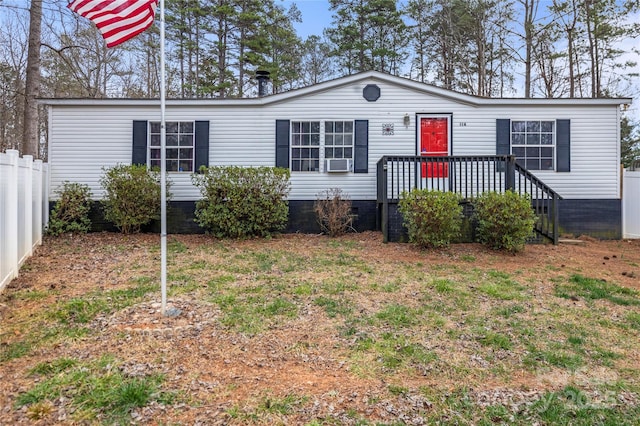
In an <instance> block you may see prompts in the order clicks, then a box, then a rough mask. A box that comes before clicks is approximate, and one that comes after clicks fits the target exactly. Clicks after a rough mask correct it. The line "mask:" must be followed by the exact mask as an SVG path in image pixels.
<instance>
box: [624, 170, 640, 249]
mask: <svg viewBox="0 0 640 426" xmlns="http://www.w3.org/2000/svg"><path fill="white" fill-rule="evenodd" d="M623 176H624V180H623V183H622V236H623V238H640V170H635V171H632V170H625V171H624V175H623Z"/></svg>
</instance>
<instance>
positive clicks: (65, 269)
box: [0, 233, 640, 424]
mask: <svg viewBox="0 0 640 426" xmlns="http://www.w3.org/2000/svg"><path fill="white" fill-rule="evenodd" d="M170 238H171V241H172V242H178V243H180V244H181V247H182V249H181V250H179V251H178V252H177V253H175V254H173V255H172V256H171V260H170V263H169V273H170V274H171V271H172V270H173V269H176V268H180V267H181V265H182V264H183V262H187V261H189V262H198V261H202V262H207V263H209V264H211V265H224V264H225V263H227V262H230V259H232V258H234V257H236V258H237V257H238V256H240V255H241V254H242V253H246V252H247V250H251V249H258V250H260V251H261V252H267V253H268V252H274V253H280V252H283V251H286V252H294V253H298V254H300V255H301V256H311V255H312V254H313V253H316V252H318V251H320V250H322V251H325V252H327V253H329V254H330V253H331V251H332V250H335V251H336V253H337V252H338V251H339V250H344V248H345V247H347V248H348V252H349V253H350V254H351V255H352V256H354V257H357V258H358V259H362V260H364V261H365V262H367V263H368V264H369V265H373V267H374V268H375V271H376V272H375V273H376V274H378V275H379V276H384V277H393V276H394V274H395V273H396V271H398V270H400V269H406V268H408V267H409V268H410V267H411V266H412V265H413V266H415V268H417V269H419V270H424V271H425V272H433V271H438V270H445V271H447V270H448V269H446V268H448V267H461V268H472V267H473V268H478V269H480V270H487V271H489V270H497V271H503V272H506V273H508V274H514V275H517V277H518V278H517V279H518V281H519V282H521V283H528V285H531V286H532V288H533V290H532V291H533V292H534V293H535V294H537V295H539V297H540V298H541V299H543V298H544V297H548V296H549V295H550V294H551V293H552V292H553V280H554V278H555V277H565V278H566V277H567V276H568V275H570V274H572V273H579V274H581V275H584V276H588V277H594V278H598V279H602V280H606V281H607V282H614V283H616V284H618V285H620V286H623V287H629V288H634V289H640V278H639V277H640V267H639V266H638V265H640V241H594V240H591V239H583V240H582V243H581V244H578V245H574V244H561V245H558V246H552V245H530V246H527V247H526V250H525V251H524V252H523V253H520V254H517V255H510V254H505V253H500V252H494V251H490V250H487V249H485V248H484V247H482V246H480V245H477V244H458V245H453V246H451V247H450V248H449V249H446V250H439V251H424V250H420V249H418V248H416V247H413V246H411V245H408V244H383V243H382V237H381V235H380V234H379V233H362V234H352V235H348V236H345V237H341V238H339V239H338V240H336V241H337V243H335V244H334V243H332V242H330V241H329V239H328V238H326V237H324V236H316V235H284V236H281V237H278V238H275V239H272V240H249V241H217V240H214V239H212V238H211V237H207V236H203V235H190V236H186V235H179V236H171V237H170ZM158 240H159V238H158V237H157V236H156V235H135V236H123V235H119V234H110V233H103V234H89V235H86V236H73V235H70V236H64V237H61V238H57V239H52V238H51V239H50V238H47V239H46V240H45V242H44V244H43V245H42V246H41V247H38V249H37V250H36V252H35V254H34V256H33V257H32V258H31V259H29V261H28V262H27V264H26V265H25V266H24V267H23V270H22V271H21V274H20V276H19V278H17V279H15V280H14V281H13V282H12V283H10V285H9V286H8V287H7V288H5V289H4V290H3V293H2V295H0V321H1V323H0V324H1V325H2V329H1V330H0V337H1V339H2V340H1V341H0V344H2V345H5V346H7V345H10V344H11V343H13V342H15V341H19V340H20V339H21V338H23V335H24V334H26V333H29V330H30V327H32V319H33V318H35V317H38V315H39V314H38V313H39V312H41V311H42V310H43V309H46V307H51V306H53V305H55V304H56V303H59V302H61V301H65V300H69V299H71V298H74V297H82V296H84V295H87V294H89V293H91V292H93V291H96V290H113V289H118V288H128V287H131V283H132V280H135V279H136V277H140V276H143V275H151V276H154V274H156V271H157V270H158V269H159V252H158V249H157V246H158ZM338 245H339V248H336V247H337V246H338ZM207 247H218V248H220V247H223V248H224V250H217V251H215V252H208V251H207V250H206V248H207ZM212 256H213V257H212ZM225 256H227V257H228V259H225ZM219 270H220V269H219V267H218V268H213V267H212V268H207V267H204V268H203V269H202V270H201V271H200V272H198V271H195V274H196V275H197V276H199V278H197V279H196V284H200V285H201V286H203V287H204V286H205V283H206V282H207V280H208V279H210V278H211V277H215V276H216V271H219ZM279 273H280V274H284V273H285V272H284V271H278V270H277V269H276V270H273V269H272V270H270V271H269V274H272V276H276V277H277V276H278V274H279ZM316 274H317V273H316ZM327 274H329V272H327ZM240 275H242V277H241V278H239V279H241V280H245V281H246V282H250V281H251V280H252V279H254V278H256V273H255V272H247V273H243V272H241V273H239V274H237V276H240ZM365 275H366V274H365ZM170 276H171V275H170ZM327 276H328V275H327ZM306 279H316V280H322V279H323V277H322V276H316V277H313V278H312V277H305V276H304V274H302V275H301V276H300V280H301V281H302V280H306ZM367 279H368V277H366V276H364V277H361V276H358V275H357V274H356V275H355V276H353V281H354V282H355V283H356V284H362V285H364V284H365V283H366V282H367V281H366V280H367ZM385 279H386V278H385ZM173 280H174V281H175V280H178V281H179V280H180V278H175V277H174V278H173ZM169 285H170V286H172V285H176V283H175V282H173V281H171V280H170V282H169ZM178 285H179V284H178ZM274 291H277V290H274ZM28 294H33V295H39V296H38V297H25V295H28ZM194 294H198V293H197V292H196V293H193V292H191V293H189V292H186V293H184V294H178V295H175V296H172V297H170V299H169V303H170V307H175V308H177V309H179V310H180V311H181V313H180V314H179V315H178V316H176V317H166V316H162V315H161V314H160V312H159V303H158V302H159V294H150V295H148V297H147V298H146V299H145V300H144V301H143V302H142V303H139V304H136V305H134V306H130V307H127V308H124V309H121V310H118V311H116V312H114V313H110V314H109V315H100V316H98V317H97V318H95V319H94V320H93V321H92V322H91V323H90V324H89V327H90V328H91V330H92V331H91V332H90V333H89V334H88V335H86V336H81V337H79V338H76V339H60V340H57V341H56V342H55V343H53V344H42V345H36V346H35V348H34V349H33V350H32V351H31V352H29V353H28V354H26V355H24V356H21V357H17V358H13V359H10V360H7V361H5V362H2V363H0V383H1V385H0V424H57V423H61V424H74V423H83V421H82V420H78V419H77V418H74V416H73V412H71V409H70V407H69V406H68V404H67V403H65V401H64V398H61V399H59V400H54V401H50V402H51V412H49V413H45V415H43V416H42V419H39V420H37V419H34V417H33V416H30V415H29V412H28V410H27V408H26V407H23V408H18V407H16V405H15V401H16V398H17V396H18V395H19V394H21V393H23V392H25V391H27V390H28V389H31V388H32V387H33V386H34V384H35V383H36V382H37V381H38V380H39V379H38V377H37V376H34V375H33V374H29V371H30V370H31V369H32V368H33V367H34V366H35V365H37V364H38V363H42V362H48V361H51V360H53V359H57V358H61V357H70V358H75V359H80V360H90V359H96V358H98V357H100V355H101V354H105V353H110V354H114V355H115V356H116V357H117V358H118V359H119V360H121V361H122V365H121V369H123V370H124V371H125V372H126V373H127V374H131V375H134V376H135V375H145V374H150V373H161V374H163V375H164V377H165V382H164V383H163V388H165V389H172V390H176V391H179V392H180V393H181V395H183V398H182V399H181V400H180V401H179V402H178V403H174V404H171V405H163V404H159V403H155V402H154V403H151V404H149V405H147V406H145V407H143V408H139V409H136V410H135V411H134V412H133V413H132V419H133V421H134V422H136V423H142V424H165V423H175V424H230V423H231V424H243V423H251V422H255V423H267V424H269V423H271V424H280V423H281V424H305V423H308V422H310V421H312V420H314V419H324V420H327V419H331V420H332V422H335V423H338V424H343V423H344V424H354V423H355V422H356V419H367V420H368V421H372V422H392V421H402V422H405V423H410V424H411V423H414V424H421V422H422V421H423V420H422V419H423V415H424V414H425V413H429V412H430V411H431V410H435V408H434V404H435V405H437V401H434V400H432V399H429V398H428V397H427V396H425V395H428V392H425V391H424V390H425V389H429V388H433V389H436V390H438V391H439V392H441V393H442V394H446V392H448V391H449V390H450V391H451V392H454V391H455V390H456V389H459V388H460V387H461V385H463V384H464V385H465V386H468V388H469V389H470V392H471V394H472V395H473V396H474V398H475V402H476V403H477V404H479V405H482V404H492V403H496V402H503V403H505V404H512V405H517V404H519V403H525V402H526V401H527V400H530V399H532V398H535V397H536V396H539V395H541V394H542V393H543V392H544V391H547V390H550V389H551V390H553V389H558V388H560V387H562V386H565V385H566V384H567V383H569V382H570V381H575V380H579V374H578V375H576V374H571V375H570V374H568V373H566V371H564V370H559V369H553V368H552V369H549V370H546V371H545V373H544V374H538V373H536V372H532V371H531V370H529V369H526V368H514V369H513V370H512V371H511V372H510V373H509V374H508V377H505V376H504V375H499V374H493V373H486V374H485V373H482V372H483V371H485V370H486V369H485V367H486V366H485V367H483V365H482V363H483V360H482V357H481V356H477V357H476V354H475V353H474V350H473V348H471V349H469V347H468V344H467V346H465V345H466V343H465V340H464V338H463V337H461V338H460V339H459V340H460V343H459V344H460V347H459V348H454V349H453V350H452V348H450V347H444V346H442V347H441V348H440V349H439V342H438V341H430V340H429V339H430V337H429V336H428V335H427V336H426V337H425V341H426V343H425V346H427V347H430V348H432V349H433V350H434V351H435V352H436V353H438V354H439V356H440V358H441V359H442V358H443V357H450V358H451V362H452V363H453V362H455V360H456V358H458V357H459V358H461V359H462V358H464V359H465V361H464V362H465V363H466V364H469V365H474V362H476V363H477V364H478V365H477V366H476V365H474V368H470V369H469V370H468V376H467V377H466V379H465V380H466V383H461V373H460V372H458V371H453V370H451V371H449V370H447V369H444V370H441V369H438V368H436V369H432V370H429V369H425V370H423V371H419V370H416V369H403V370H400V371H398V372H396V373H395V374H375V371H378V370H372V371H373V372H374V373H371V372H369V373H367V372H366V371H365V372H364V373H363V372H362V371H358V370H356V369H354V368H353V362H352V358H350V357H351V355H350V352H349V348H350V345H351V344H352V341H351V340H350V339H351V337H345V336H342V335H340V333H338V332H337V327H339V326H340V324H339V322H340V318H330V317H328V316H327V314H326V312H324V311H323V310H322V309H321V308H319V307H318V306H315V305H314V304H313V303H311V302H310V300H311V299H309V300H307V301H305V299H304V298H302V299H301V301H300V304H299V307H298V314H297V315H296V316H295V317H294V318H286V319H283V320H282V321H280V320H277V321H273V322H270V323H269V324H267V325H266V327H265V329H264V330H263V331H260V332H257V333H255V334H251V333H242V332H238V331H235V330H230V329H229V328H228V327H225V326H223V325H222V324H221V323H220V321H219V319H220V317H221V315H222V313H221V311H220V308H219V306H218V305H216V304H215V303H212V301H211V299H210V298H209V299H208V300H207V298H199V297H194ZM412 294H415V293H411V289H409V288H408V289H407V291H399V292H395V293H391V294H377V293H376V294H374V293H373V292H367V291H365V292H363V293H362V296H364V297H363V299H366V300H361V301H359V303H358V307H357V309H359V310H360V311H361V312H366V311H371V312H373V311H374V310H375V308H376V307H379V306H380V305H381V304H382V303H383V302H384V301H388V300H399V299H400V298H402V299H403V300H407V299H410V298H411V297H412V296H411V295H412ZM369 296H370V297H369ZM559 303H566V304H574V305H575V304H578V305H579V304H581V303H584V302H583V301H581V300H577V301H576V300H574V301H571V300H561V301H560V302H559ZM612 309H613V310H615V309H616V308H615V307H612ZM52 321H53V320H52ZM445 327H446V326H445ZM451 327H455V324H454V325H452V326H451ZM636 337H637V333H636ZM434 339H437V335H434ZM439 350H440V352H438V351H439ZM624 354H625V356H624V358H623V360H622V361H620V362H621V363H623V364H627V365H628V366H629V367H630V368H631V367H633V368H636V367H637V365H638V364H640V354H639V351H638V345H637V344H635V345H634V346H632V347H631V348H628V349H627V350H625V352H624ZM521 355H522V354H515V355H514V354H504V357H506V358H509V357H518V356H521ZM496 356H497V358H498V359H500V354H497V355H496ZM474 357H476V358H474ZM478 358H479V359H478ZM371 362H375V360H371ZM513 364H515V365H518V361H514V362H513ZM634 365H635V366H636V367H634ZM616 371H617V370H616ZM611 372H612V370H611V369H609V368H604V367H602V368H601V369H597V368H595V369H592V371H590V372H589V373H588V376H589V379H590V380H593V379H594V377H600V378H601V379H602V380H607V375H608V374H611ZM580 374H581V373H580ZM585 374H586V373H585ZM615 375H616V378H617V377H618V376H619V374H617V373H616V374H615ZM569 376H571V377H569ZM392 385H395V386H398V387H402V389H407V390H409V391H408V392H400V393H390V392H389V389H390V386H392ZM418 389H422V391H421V392H418V391H417V390H418ZM288 395H289V396H290V395H298V396H300V398H299V400H295V399H294V400H293V401H292V402H291V405H292V406H293V409H291V410H289V411H278V410H270V409H269V401H270V400H273V401H279V400H281V399H282V398H284V397H285V396H288ZM627 397H628V398H629V402H630V403H637V401H636V400H635V396H634V395H628V396H627ZM621 398H624V395H622V396H621ZM238 413H240V414H238ZM450 415H451V416H453V414H450V413H449V414H447V413H446V412H443V413H442V414H440V417H439V419H440V420H441V421H447V420H453V419H455V417H452V418H448V417H447V416H450ZM94 421H96V419H94ZM88 422H89V423H91V422H92V421H88Z"/></svg>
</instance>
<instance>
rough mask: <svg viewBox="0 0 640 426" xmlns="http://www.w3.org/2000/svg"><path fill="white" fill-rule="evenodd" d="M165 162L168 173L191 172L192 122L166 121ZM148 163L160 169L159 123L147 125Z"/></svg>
mask: <svg viewBox="0 0 640 426" xmlns="http://www.w3.org/2000/svg"><path fill="white" fill-rule="evenodd" d="M165 125H166V140H165V145H166V160H167V164H166V166H167V171H169V172H193V171H194V169H193V160H194V145H195V137H194V135H195V133H194V123H193V121H167V122H165ZM149 126H150V129H149V130H150V131H149V138H150V142H149V159H150V161H149V163H150V165H151V167H160V154H161V152H160V122H158V121H152V122H150V123H149Z"/></svg>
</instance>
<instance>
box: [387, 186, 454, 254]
mask: <svg viewBox="0 0 640 426" xmlns="http://www.w3.org/2000/svg"><path fill="white" fill-rule="evenodd" d="M398 207H399V210H400V213H402V216H403V218H404V221H403V223H404V226H406V227H407V230H408V233H409V241H410V242H412V243H416V244H418V245H419V246H421V247H425V248H430V247H446V246H448V245H449V244H450V243H451V241H452V240H453V239H454V238H456V237H458V235H459V234H460V227H461V225H462V206H461V205H460V196H459V195H458V194H455V193H453V192H442V191H432V190H429V189H414V190H413V191H411V192H406V191H405V192H403V193H402V198H401V199H400V203H399V206H398Z"/></svg>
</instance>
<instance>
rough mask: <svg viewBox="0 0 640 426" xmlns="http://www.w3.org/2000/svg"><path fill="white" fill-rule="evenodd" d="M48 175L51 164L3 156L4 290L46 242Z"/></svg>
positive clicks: (0, 250) (0, 251) (0, 256)
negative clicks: (23, 264) (44, 241)
mask: <svg viewBox="0 0 640 426" xmlns="http://www.w3.org/2000/svg"><path fill="white" fill-rule="evenodd" d="M47 172H48V165H47V164H45V163H43V162H42V160H35V161H34V160H33V157H32V156H30V155H25V156H24V157H22V158H20V157H19V155H18V151H15V150H7V152H6V154H5V153H0V290H2V289H3V288H4V287H5V285H7V284H8V283H9V282H10V281H11V280H12V279H13V278H15V277H17V276H18V271H19V270H20V266H21V265H22V263H23V262H24V261H25V260H26V259H27V258H29V256H31V254H32V253H33V249H34V247H35V246H37V245H39V244H41V243H42V234H43V231H44V227H45V225H46V224H47V222H48V220H49V195H48V194H49V188H48V182H49V178H48V173H47Z"/></svg>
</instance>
